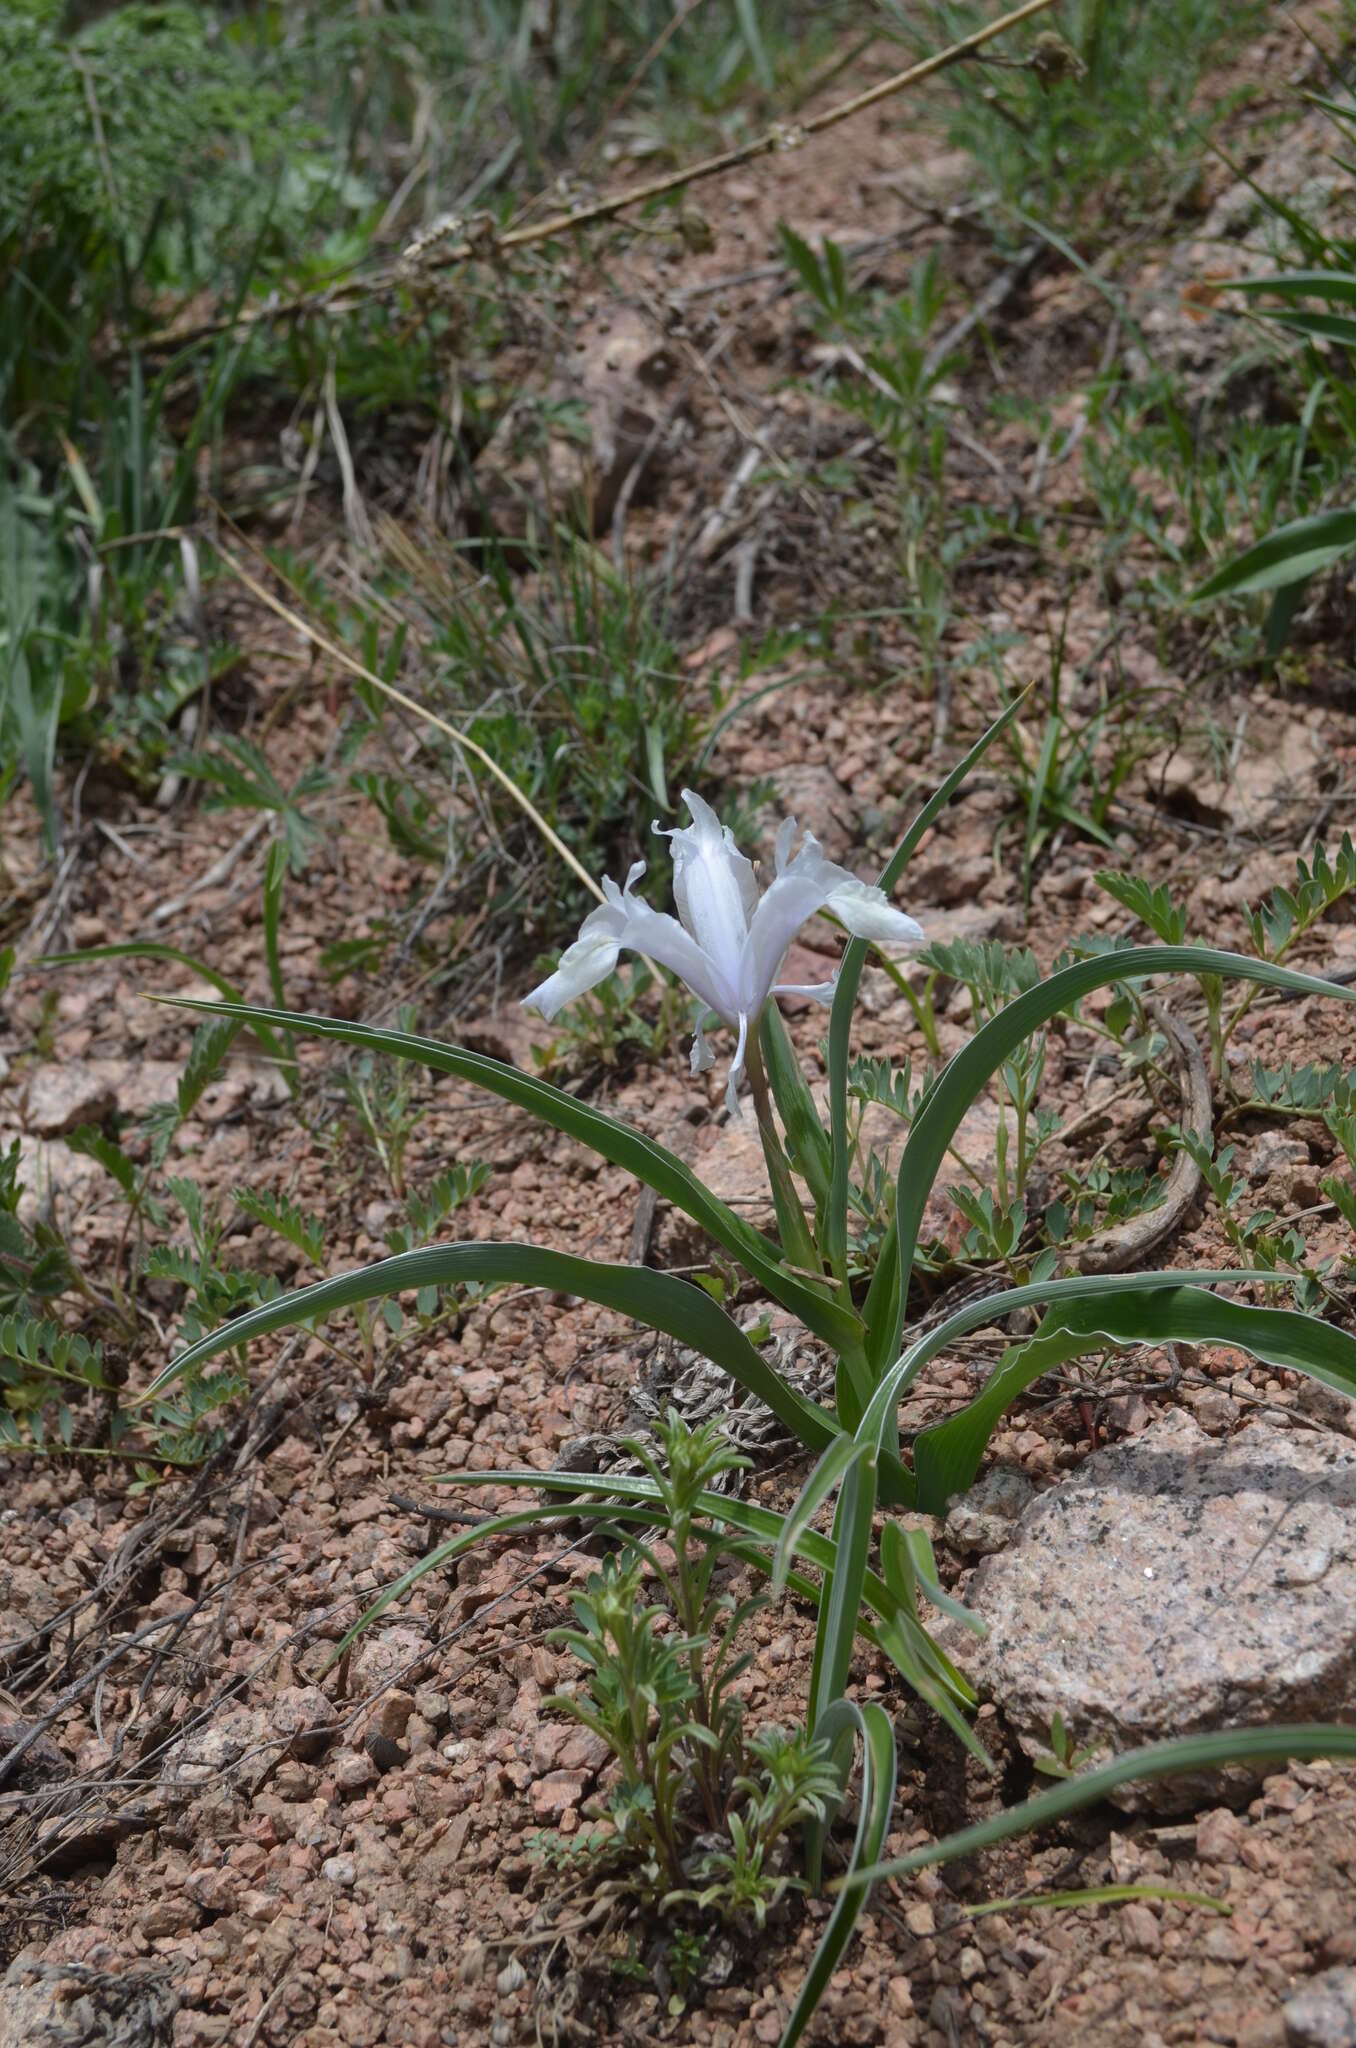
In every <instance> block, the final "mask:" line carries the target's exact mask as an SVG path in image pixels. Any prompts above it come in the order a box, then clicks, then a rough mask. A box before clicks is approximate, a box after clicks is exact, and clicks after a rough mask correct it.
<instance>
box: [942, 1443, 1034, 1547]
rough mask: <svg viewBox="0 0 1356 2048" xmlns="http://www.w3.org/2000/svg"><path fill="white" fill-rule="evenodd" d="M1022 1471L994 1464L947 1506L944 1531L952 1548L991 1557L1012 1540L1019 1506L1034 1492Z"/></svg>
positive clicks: (1024, 1504)
mask: <svg viewBox="0 0 1356 2048" xmlns="http://www.w3.org/2000/svg"><path fill="white" fill-rule="evenodd" d="M1035 1491H1036V1489H1035V1487H1034V1486H1033V1485H1032V1484H1031V1481H1030V1480H1029V1479H1028V1478H1027V1476H1026V1474H1025V1472H1018V1471H1015V1470H1014V1469H1013V1467H1012V1466H1010V1465H995V1466H994V1468H993V1470H992V1471H991V1472H986V1473H985V1474H984V1476H983V1478H982V1479H977V1480H976V1481H975V1483H974V1485H973V1486H972V1487H971V1488H970V1490H969V1492H968V1493H963V1494H960V1495H959V1496H958V1497H957V1498H956V1499H954V1500H953V1501H952V1502H951V1504H950V1506H949V1507H948V1509H947V1514H946V1526H945V1528H944V1530H943V1534H944V1536H945V1538H946V1540H947V1542H948V1543H949V1544H950V1546H951V1548H952V1549H953V1550H960V1551H967V1550H970V1551H978V1552H979V1554H980V1555H981V1557H990V1556H992V1555H993V1554H994V1552H995V1551H999V1550H1002V1549H1004V1548H1005V1546H1006V1545H1007V1544H1009V1543H1010V1542H1011V1541H1012V1536H1013V1531H1014V1529H1015V1528H1016V1526H1017V1521H1018V1518H1019V1517H1020V1515H1021V1513H1022V1510H1023V1509H1024V1508H1025V1507H1026V1506H1027V1505H1028V1504H1029V1502H1030V1501H1031V1500H1032V1499H1033V1497H1034V1495H1035Z"/></svg>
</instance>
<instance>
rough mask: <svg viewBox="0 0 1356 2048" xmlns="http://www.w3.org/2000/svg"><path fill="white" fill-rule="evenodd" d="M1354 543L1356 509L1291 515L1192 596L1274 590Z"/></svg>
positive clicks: (1314, 571)
mask: <svg viewBox="0 0 1356 2048" xmlns="http://www.w3.org/2000/svg"><path fill="white" fill-rule="evenodd" d="M1353 547H1356V507H1352V506H1345V507H1342V508H1341V509H1339V510H1337V511H1335V512H1315V513H1314V514H1313V515H1312V517H1310V518H1308V519H1292V520H1291V521H1290V523H1289V524H1288V525H1287V526H1278V527H1276V528H1275V529H1274V531H1273V532H1271V533H1269V534H1268V535H1267V536H1266V539H1265V540H1259V541H1258V542H1257V544H1256V545H1255V546H1254V547H1250V548H1245V549H1244V550H1243V553H1242V554H1241V555H1235V556H1234V559H1233V560H1232V562H1226V563H1225V564H1224V567H1223V568H1222V569H1216V571H1215V573H1214V575H1213V576H1209V577H1207V578H1206V580H1205V582H1204V583H1202V584H1201V586H1200V588H1199V590H1196V591H1194V592H1193V593H1192V595H1193V597H1194V598H1196V599H1201V598H1208V597H1230V596H1232V597H1245V596H1246V595H1247V593H1248V592H1249V591H1251V590H1276V589H1278V588H1279V587H1280V586H1281V585H1282V584H1285V583H1302V582H1303V581H1304V579H1305V578H1306V577H1307V576H1317V575H1318V574H1319V573H1320V572H1321V571H1322V570H1324V569H1330V568H1331V567H1332V565H1333V563H1334V562H1336V561H1340V559H1341V558H1342V556H1343V555H1346V554H1349V553H1350V552H1351V550H1352V548H1353Z"/></svg>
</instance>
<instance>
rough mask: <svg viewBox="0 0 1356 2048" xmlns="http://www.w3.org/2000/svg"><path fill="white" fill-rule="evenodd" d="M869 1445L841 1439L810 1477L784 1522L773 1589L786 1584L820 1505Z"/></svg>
mask: <svg viewBox="0 0 1356 2048" xmlns="http://www.w3.org/2000/svg"><path fill="white" fill-rule="evenodd" d="M869 1451H870V1446H869V1445H868V1444H861V1443H858V1442H857V1441H856V1439H855V1438H853V1437H850V1436H839V1437H837V1438H836V1439H835V1440H834V1442H833V1443H831V1444H830V1445H829V1447H828V1449H827V1450H826V1451H825V1453H824V1455H823V1457H822V1458H821V1459H820V1460H819V1463H818V1464H817V1465H816V1466H815V1469H814V1471H813V1472H812V1473H811V1475H810V1479H809V1482H808V1484H807V1485H805V1486H804V1487H802V1488H801V1492H800V1495H799V1498H798V1499H797V1501H796V1504H795V1506H794V1507H793V1508H792V1510H791V1512H790V1514H789V1515H787V1516H786V1517H785V1519H784V1520H783V1522H782V1532H781V1535H780V1536H779V1537H778V1538H777V1548H776V1550H775V1552H774V1553H773V1558H772V1590H773V1592H774V1593H780V1592H781V1590H782V1588H783V1587H784V1586H785V1584H786V1575H787V1573H788V1572H789V1571H790V1569H791V1560H792V1559H793V1558H794V1556H795V1554H796V1550H797V1547H798V1546H799V1544H800V1540H801V1538H802V1537H803V1536H804V1534H805V1532H806V1530H807V1529H808V1528H809V1526H810V1523H811V1522H812V1521H813V1519H814V1517H815V1515H816V1514H817V1513H818V1511H819V1507H820V1503H821V1502H823V1501H826V1500H827V1499H828V1497H829V1495H830V1494H831V1493H832V1492H833V1489H834V1487H835V1486H837V1484H838V1482H839V1481H840V1480H841V1479H842V1477H843V1475H844V1473H845V1472H846V1471H847V1468H848V1466H849V1465H853V1464H855V1463H856V1462H857V1460H858V1459H859V1458H863V1457H866V1456H867V1455H868V1454H869Z"/></svg>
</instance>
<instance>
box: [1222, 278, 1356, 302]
mask: <svg viewBox="0 0 1356 2048" xmlns="http://www.w3.org/2000/svg"><path fill="white" fill-rule="evenodd" d="M1220 289H1221V291H1227V292H1243V293H1244V294H1245V295H1247V296H1250V297H1255V296H1257V295H1259V294H1261V293H1263V292H1265V293H1266V294H1267V295H1268V296H1272V295H1274V296H1275V297H1276V298H1278V299H1326V300H1327V301H1328V304H1329V305H1331V306H1356V271H1351V270H1276V271H1273V272H1272V274H1271V276H1270V277H1231V278H1229V279H1228V280H1227V282H1224V283H1222V284H1221V286H1220Z"/></svg>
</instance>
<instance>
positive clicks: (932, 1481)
mask: <svg viewBox="0 0 1356 2048" xmlns="http://www.w3.org/2000/svg"><path fill="white" fill-rule="evenodd" d="M1103 1344H1231V1345H1233V1346H1235V1347H1236V1348H1237V1349H1238V1350H1240V1351H1247V1352H1249V1353H1250V1354H1251V1355H1252V1357H1254V1358H1259V1359H1261V1360H1262V1362H1263V1364H1265V1365H1278V1366H1284V1367H1286V1368H1287V1369H1288V1370H1289V1371H1291V1372H1302V1373H1307V1374H1308V1375H1309V1377H1310V1378H1311V1379H1317V1380H1322V1381H1323V1383H1324V1385H1325V1386H1329V1387H1336V1389H1337V1391H1338V1392H1339V1393H1342V1394H1347V1395H1352V1396H1356V1338H1353V1337H1351V1336H1350V1335H1348V1333H1347V1332H1346V1331H1345V1330H1339V1329H1337V1328H1335V1327H1334V1325H1333V1324H1331V1323H1324V1322H1320V1321H1319V1319H1318V1318H1317V1317H1316V1316H1306V1315H1300V1314H1299V1313H1298V1312H1297V1311H1296V1310H1294V1309H1280V1308H1253V1307H1251V1306H1249V1305H1248V1304H1247V1303H1244V1302H1238V1301H1225V1300H1222V1299H1221V1298H1220V1296H1219V1295H1217V1294H1211V1293H1209V1292H1208V1291H1207V1289H1205V1288H1203V1287H1193V1286H1186V1287H1162V1288H1159V1289H1156V1290H1155V1291H1154V1292H1153V1293H1144V1292H1133V1291H1132V1292H1121V1291H1119V1290H1118V1291H1116V1292H1113V1293H1107V1294H1101V1295H1097V1296H1095V1297H1093V1298H1092V1299H1091V1300H1082V1301H1072V1302H1061V1303H1060V1304H1059V1305H1058V1306H1057V1307H1055V1308H1052V1309H1050V1310H1049V1311H1048V1313H1047V1314H1046V1316H1045V1319H1044V1321H1043V1322H1042V1323H1041V1326H1040V1328H1039V1330H1037V1332H1036V1334H1035V1336H1034V1337H1032V1338H1031V1339H1030V1340H1029V1341H1028V1342H1027V1343H1025V1344H1015V1345H1013V1346H1012V1348H1011V1350H1009V1351H1007V1352H1005V1353H1004V1355H1003V1357H1002V1359H1001V1360H1000V1361H999V1363H998V1364H997V1366H995V1368H994V1370H993V1372H992V1373H991V1374H990V1375H989V1378H988V1380H987V1382H986V1383H985V1386H984V1389H983V1391H982V1392H981V1393H980V1394H979V1395H978V1396H977V1398H976V1399H975V1400H973V1401H971V1402H970V1404H969V1405H968V1407H965V1408H962V1409H961V1410H960V1411H959V1413H958V1414H956V1415H949V1416H948V1417H947V1419H946V1421H945V1422H939V1423H937V1424H936V1425H935V1426H934V1427H933V1428H931V1429H925V1430H924V1431H923V1432H922V1434H921V1435H920V1436H919V1437H918V1438H916V1440H915V1442H914V1455H913V1471H914V1480H915V1483H916V1485H917V1488H918V1505H919V1507H920V1508H921V1509H922V1510H923V1512H924V1513H925V1514H933V1515H937V1514H942V1513H944V1512H945V1507H946V1502H947V1501H948V1499H949V1498H950V1497H951V1495H952V1494H953V1493H961V1492H963V1491H964V1490H965V1488H966V1487H967V1486H969V1485H970V1484H971V1483H972V1482H973V1480H974V1477H975V1474H976V1472H978V1470H979V1465H980V1460H981V1459H982V1457H983V1455H984V1446H985V1445H986V1444H987V1443H988V1441H989V1438H990V1437H991V1436H992V1435H993V1432H994V1430H995V1428H996V1427H997V1425H998V1422H999V1419H1000V1417H1001V1416H1002V1415H1003V1413H1004V1411H1005V1410H1006V1409H1007V1408H1009V1407H1010V1406H1011V1405H1012V1403H1013V1401H1015V1400H1016V1398H1017V1396H1018V1395H1019V1394H1020V1393H1021V1392H1022V1391H1023V1389H1024V1388H1026V1387H1029V1386H1030V1385H1031V1383H1032V1381H1033V1380H1038V1379H1039V1378H1040V1376H1041V1374H1042V1373H1046V1372H1049V1371H1051V1370H1052V1369H1053V1368H1054V1367H1055V1366H1057V1365H1062V1364H1063V1363H1064V1362H1065V1361H1066V1360H1068V1359H1071V1358H1080V1357H1084V1356H1086V1354H1087V1353H1088V1352H1089V1351H1093V1350H1096V1349H1098V1348H1100V1346H1102V1345H1103ZM833 1448H834V1451H835V1453H836V1454H838V1455H840V1456H841V1453H839V1452H838V1446H837V1445H834V1447H833Z"/></svg>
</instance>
